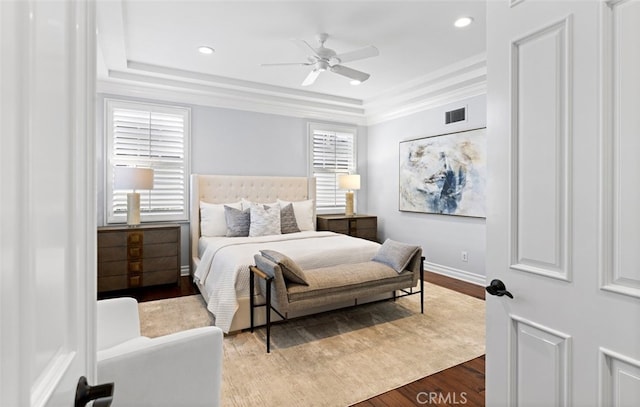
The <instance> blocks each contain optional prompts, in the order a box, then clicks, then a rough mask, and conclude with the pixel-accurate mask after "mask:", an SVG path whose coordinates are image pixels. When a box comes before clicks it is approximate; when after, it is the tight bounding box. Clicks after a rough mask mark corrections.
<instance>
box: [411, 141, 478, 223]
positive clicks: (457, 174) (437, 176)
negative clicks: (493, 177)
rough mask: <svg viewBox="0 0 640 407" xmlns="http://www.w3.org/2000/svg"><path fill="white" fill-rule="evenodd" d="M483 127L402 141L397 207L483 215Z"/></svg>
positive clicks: (422, 211)
mask: <svg viewBox="0 0 640 407" xmlns="http://www.w3.org/2000/svg"><path fill="white" fill-rule="evenodd" d="M486 131H487V129H486V128H480V129H473V130H467V131H461V132H458V133H449V134H442V135H438V136H432V137H425V138H420V139H415V140H407V141H401V142H400V194H399V195H400V199H399V209H400V210H401V211H407V212H421V213H437V214H442V215H455V216H471V217H479V218H484V217H485V186H486Z"/></svg>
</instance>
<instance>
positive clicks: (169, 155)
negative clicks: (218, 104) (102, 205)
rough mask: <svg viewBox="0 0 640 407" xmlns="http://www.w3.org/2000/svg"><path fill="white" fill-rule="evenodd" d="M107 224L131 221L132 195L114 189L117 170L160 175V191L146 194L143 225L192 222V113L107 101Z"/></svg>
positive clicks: (155, 189) (157, 181) (143, 194)
mask: <svg viewBox="0 0 640 407" xmlns="http://www.w3.org/2000/svg"><path fill="white" fill-rule="evenodd" d="M105 134H106V138H107V159H106V160H105V162H106V167H107V168H106V169H105V174H106V179H107V182H106V196H107V198H106V200H107V203H106V207H107V222H108V223H120V222H126V218H127V215H126V214H127V193H128V192H130V191H126V190H115V191H114V189H113V181H114V171H113V168H114V166H128V167H145V168H152V169H153V170H154V186H153V189H151V190H141V191H136V192H139V193H140V213H141V220H142V222H150V221H181V220H187V219H188V213H189V205H188V185H189V138H190V110H189V109H187V108H181V107H172V106H160V105H152V104H146V103H138V102H124V101H118V100H110V99H107V100H106V129H105Z"/></svg>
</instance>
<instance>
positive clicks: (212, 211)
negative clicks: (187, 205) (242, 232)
mask: <svg viewBox="0 0 640 407" xmlns="http://www.w3.org/2000/svg"><path fill="white" fill-rule="evenodd" d="M225 205H227V206H230V207H232V208H235V209H242V205H241V203H240V201H238V202H235V203H227V204H212V203H209V202H204V201H200V236H226V235H227V220H226V218H225V216H224V206H225Z"/></svg>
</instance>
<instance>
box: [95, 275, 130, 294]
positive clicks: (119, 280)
mask: <svg viewBox="0 0 640 407" xmlns="http://www.w3.org/2000/svg"><path fill="white" fill-rule="evenodd" d="M128 285H129V282H128V277H127V275H126V274H123V275H121V276H108V277H98V291H101V292H103V291H115V290H124V289H125V288H127V287H128Z"/></svg>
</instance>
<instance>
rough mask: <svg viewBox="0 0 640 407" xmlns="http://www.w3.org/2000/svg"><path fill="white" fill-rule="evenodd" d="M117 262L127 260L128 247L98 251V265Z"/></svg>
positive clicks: (107, 248) (106, 248) (100, 249)
mask: <svg viewBox="0 0 640 407" xmlns="http://www.w3.org/2000/svg"><path fill="white" fill-rule="evenodd" d="M115 260H127V246H121V247H102V248H99V249H98V263H102V262H105V261H115Z"/></svg>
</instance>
